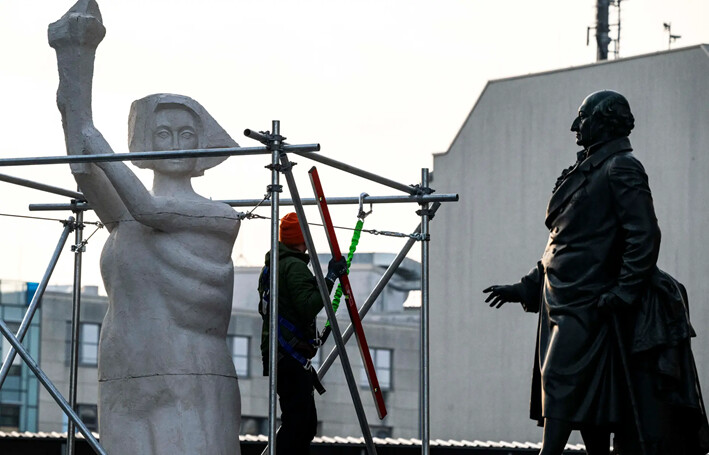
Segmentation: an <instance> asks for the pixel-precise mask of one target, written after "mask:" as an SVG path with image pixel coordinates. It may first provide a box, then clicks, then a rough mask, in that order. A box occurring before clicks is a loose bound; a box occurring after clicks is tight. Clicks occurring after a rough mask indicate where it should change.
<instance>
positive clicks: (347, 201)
mask: <svg viewBox="0 0 709 455" xmlns="http://www.w3.org/2000/svg"><path fill="white" fill-rule="evenodd" d="M457 201H458V195H457V194H455V193H452V194H416V195H409V196H400V195H397V196H370V195H366V196H364V197H363V198H362V197H359V196H345V197H328V198H327V205H357V204H360V203H364V204H392V203H394V204H396V203H416V204H423V203H426V202H457ZM219 202H223V203H225V204H228V205H230V206H232V207H253V206H255V205H257V204H259V203H261V205H263V206H268V205H271V201H263V202H262V199H235V200H234V199H229V200H222V201H219ZM279 203H280V205H294V203H293V200H292V199H288V198H285V199H281V200H280V201H279ZM301 203H302V204H303V205H317V203H318V200H317V199H316V198H303V199H302V200H301Z"/></svg>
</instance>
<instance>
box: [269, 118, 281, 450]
mask: <svg viewBox="0 0 709 455" xmlns="http://www.w3.org/2000/svg"><path fill="white" fill-rule="evenodd" d="M271 130H272V131H273V140H272V141H269V149H270V150H271V166H270V168H271V186H270V187H269V190H270V192H271V200H272V201H273V205H272V206H271V258H270V264H269V267H270V268H269V271H270V275H269V286H270V287H269V289H270V293H271V295H270V305H269V313H268V314H269V321H268V330H269V332H268V355H269V357H268V379H269V382H268V385H269V388H268V391H269V394H268V410H269V412H268V441H269V444H270V445H269V454H270V455H276V435H277V432H278V430H277V428H276V423H277V420H276V416H277V412H278V409H277V408H276V403H277V401H278V394H277V389H278V221H279V214H278V208H279V207H278V198H279V193H280V192H281V191H282V186H281V185H280V175H279V172H280V161H279V155H280V153H281V152H280V149H281V137H280V134H281V122H280V121H278V120H273V122H272V124H271Z"/></svg>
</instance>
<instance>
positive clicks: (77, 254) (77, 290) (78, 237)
mask: <svg viewBox="0 0 709 455" xmlns="http://www.w3.org/2000/svg"><path fill="white" fill-rule="evenodd" d="M74 214H75V215H76V226H75V229H74V246H72V251H73V252H74V290H73V301H72V318H71V363H70V369H69V406H70V407H71V409H73V410H74V411H76V385H77V380H78V372H79V329H80V321H81V314H80V313H81V259H82V253H83V252H84V245H83V240H84V239H83V235H84V212H83V210H77V211H75V212H74ZM75 450H76V434H75V427H74V421H73V420H69V425H68V427H67V435H66V453H67V455H74V451H75Z"/></svg>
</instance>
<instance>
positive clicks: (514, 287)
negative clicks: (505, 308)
mask: <svg viewBox="0 0 709 455" xmlns="http://www.w3.org/2000/svg"><path fill="white" fill-rule="evenodd" d="M519 287H520V285H519V284H494V285H492V286H490V287H487V288H485V289H483V292H484V293H486V294H487V293H490V295H488V296H487V298H486V299H485V303H490V307H491V308H492V307H495V308H500V307H501V306H502V305H504V304H505V303H507V302H521V301H522V292H521V290H520V289H519Z"/></svg>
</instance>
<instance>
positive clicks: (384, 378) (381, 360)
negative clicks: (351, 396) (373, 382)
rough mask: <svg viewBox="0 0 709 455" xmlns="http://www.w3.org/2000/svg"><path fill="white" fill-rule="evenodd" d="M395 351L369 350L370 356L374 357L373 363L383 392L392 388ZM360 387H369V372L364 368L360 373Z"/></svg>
mask: <svg viewBox="0 0 709 455" xmlns="http://www.w3.org/2000/svg"><path fill="white" fill-rule="evenodd" d="M393 353H394V351H393V350H392V349H385V348H369V354H370V355H371V356H372V363H373V364H374V369H375V370H376V372H377V379H378V380H379V387H380V388H381V389H382V390H391V388H392V364H393V363H392V357H393ZM360 385H361V386H362V387H367V386H369V380H368V379H367V371H366V370H365V369H364V366H362V371H361V373H360Z"/></svg>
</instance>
